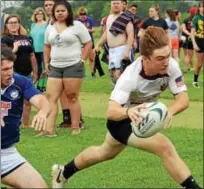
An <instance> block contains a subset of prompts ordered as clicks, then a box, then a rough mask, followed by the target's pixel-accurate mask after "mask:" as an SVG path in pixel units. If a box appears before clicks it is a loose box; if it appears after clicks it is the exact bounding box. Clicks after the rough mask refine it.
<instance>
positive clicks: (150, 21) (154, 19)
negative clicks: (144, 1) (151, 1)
mask: <svg viewBox="0 0 204 189" xmlns="http://www.w3.org/2000/svg"><path fill="white" fill-rule="evenodd" d="M149 26H157V27H160V28H162V29H163V30H165V31H166V33H167V34H168V25H167V23H166V21H165V20H164V19H163V18H161V16H160V8H159V5H152V6H151V7H150V8H149V18H147V19H146V20H144V22H143V23H142V26H141V28H140V31H139V33H138V36H139V37H141V36H142V34H143V33H144V30H146V29H147V28H148V27H149Z"/></svg>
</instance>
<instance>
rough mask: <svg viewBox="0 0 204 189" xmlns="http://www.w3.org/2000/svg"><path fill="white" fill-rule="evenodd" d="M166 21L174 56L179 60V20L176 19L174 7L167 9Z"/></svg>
mask: <svg viewBox="0 0 204 189" xmlns="http://www.w3.org/2000/svg"><path fill="white" fill-rule="evenodd" d="M166 17H167V18H166V19H165V20H166V22H167V25H168V31H169V35H170V39H171V50H172V57H173V58H174V59H175V60H176V61H177V62H179V35H180V32H179V28H180V26H179V22H178V21H177V20H176V14H175V12H174V10H173V9H166Z"/></svg>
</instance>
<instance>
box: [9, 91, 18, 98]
mask: <svg viewBox="0 0 204 189" xmlns="http://www.w3.org/2000/svg"><path fill="white" fill-rule="evenodd" d="M10 96H11V98H12V100H15V99H17V98H18V97H19V92H18V91H17V90H15V91H11V93H10Z"/></svg>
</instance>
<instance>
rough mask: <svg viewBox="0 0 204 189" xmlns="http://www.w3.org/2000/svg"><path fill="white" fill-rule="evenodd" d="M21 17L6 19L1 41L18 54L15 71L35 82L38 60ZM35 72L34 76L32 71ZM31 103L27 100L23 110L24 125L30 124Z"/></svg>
mask: <svg viewBox="0 0 204 189" xmlns="http://www.w3.org/2000/svg"><path fill="white" fill-rule="evenodd" d="M21 28H22V27H21V21H20V17H19V16H17V15H9V16H8V17H7V18H6V20H5V25H4V30H3V36H2V39H1V40H2V41H1V43H4V44H6V45H7V46H8V47H10V48H12V51H13V53H15V54H16V60H15V62H14V71H15V72H16V73H18V74H20V75H23V76H25V77H27V78H28V79H29V80H31V81H32V82H33V83H36V81H37V79H38V78H37V62H36V58H35V55H34V52H33V45H32V38H30V37H27V36H25V35H22V34H23V32H22V29H21ZM32 72H33V77H31V73H32ZM30 112H31V105H30V104H29V102H27V101H25V103H24V111H23V117H22V122H23V127H29V125H30Z"/></svg>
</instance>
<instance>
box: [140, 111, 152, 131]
mask: <svg viewBox="0 0 204 189" xmlns="http://www.w3.org/2000/svg"><path fill="white" fill-rule="evenodd" d="M154 124H155V120H154V119H153V118H151V119H150V118H149V114H148V115H147V116H146V118H145V119H144V120H143V122H142V123H140V124H139V125H138V131H139V132H140V133H141V134H144V133H145V132H147V131H148V130H149V129H150V128H151V127H152V126H153V125H154Z"/></svg>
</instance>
